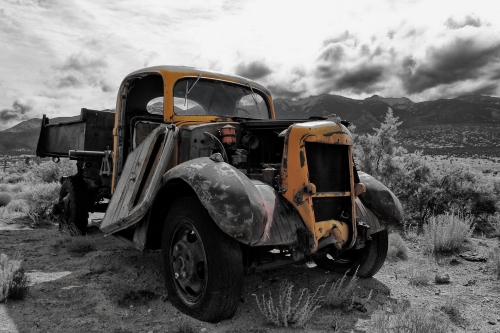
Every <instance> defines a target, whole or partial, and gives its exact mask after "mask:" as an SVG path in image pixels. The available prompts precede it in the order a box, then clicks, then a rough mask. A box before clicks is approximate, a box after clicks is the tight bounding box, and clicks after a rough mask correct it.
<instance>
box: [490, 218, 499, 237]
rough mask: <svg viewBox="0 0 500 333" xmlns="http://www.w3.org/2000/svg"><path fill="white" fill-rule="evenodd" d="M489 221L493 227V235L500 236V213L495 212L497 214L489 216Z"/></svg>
mask: <svg viewBox="0 0 500 333" xmlns="http://www.w3.org/2000/svg"><path fill="white" fill-rule="evenodd" d="M487 221H488V223H489V224H490V225H491V227H492V229H493V236H494V237H500V214H499V213H495V215H492V216H489V217H488V220H487Z"/></svg>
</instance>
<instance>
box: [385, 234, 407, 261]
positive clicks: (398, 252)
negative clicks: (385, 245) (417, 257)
mask: <svg viewBox="0 0 500 333" xmlns="http://www.w3.org/2000/svg"><path fill="white" fill-rule="evenodd" d="M387 259H389V260H393V261H395V260H397V259H403V260H406V259H408V247H407V246H406V244H405V241H404V240H403V238H402V237H401V235H399V234H398V233H394V232H392V233H390V234H389V249H388V251H387Z"/></svg>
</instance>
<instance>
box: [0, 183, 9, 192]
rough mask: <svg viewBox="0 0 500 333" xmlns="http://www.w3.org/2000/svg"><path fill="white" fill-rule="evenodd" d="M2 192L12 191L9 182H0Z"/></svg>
mask: <svg viewBox="0 0 500 333" xmlns="http://www.w3.org/2000/svg"><path fill="white" fill-rule="evenodd" d="M0 192H10V185H9V184H0Z"/></svg>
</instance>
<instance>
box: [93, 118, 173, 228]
mask: <svg viewBox="0 0 500 333" xmlns="http://www.w3.org/2000/svg"><path fill="white" fill-rule="evenodd" d="M177 133H178V128H177V127H176V126H175V125H173V124H161V125H160V126H159V127H157V128H155V129H153V131H152V132H151V133H150V134H149V135H148V136H147V137H146V139H145V140H144V141H143V142H142V143H141V144H140V145H139V146H137V148H136V149H135V150H134V151H132V152H131V153H130V154H129V155H128V157H127V161H126V162H125V166H124V167H123V171H122V174H121V176H120V179H119V181H118V184H117V186H116V188H115V191H114V194H113V196H112V197H111V201H110V202H109V205H108V208H107V209H106V214H105V215H104V218H103V220H102V223H101V230H102V231H103V232H104V233H106V234H112V233H115V232H117V231H119V230H122V229H125V228H128V227H130V226H132V225H134V224H135V223H137V222H139V221H140V220H141V218H142V217H143V216H144V215H145V214H146V212H147V211H148V209H149V206H150V205H151V203H152V201H153V199H154V197H155V194H156V192H157V191H158V189H159V186H160V180H161V177H162V176H163V174H164V173H165V172H166V171H167V170H166V168H167V164H168V161H169V159H170V155H171V153H172V149H173V147H174V144H175V142H176V138H177Z"/></svg>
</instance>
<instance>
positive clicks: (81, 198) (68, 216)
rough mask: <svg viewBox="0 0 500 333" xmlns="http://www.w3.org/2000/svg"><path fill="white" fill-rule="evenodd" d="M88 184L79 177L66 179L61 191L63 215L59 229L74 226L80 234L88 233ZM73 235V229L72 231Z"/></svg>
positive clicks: (60, 201)
mask: <svg viewBox="0 0 500 333" xmlns="http://www.w3.org/2000/svg"><path fill="white" fill-rule="evenodd" d="M87 193H88V190H87V184H86V183H85V181H84V180H83V179H82V178H81V177H78V176H71V177H67V178H64V180H63V183H62V186H61V190H60V191H59V203H60V206H61V208H62V214H60V215H59V227H60V228H61V227H62V226H63V225H66V226H74V227H76V229H78V231H79V232H80V234H82V235H84V234H85V233H86V232H87V224H88V219H89V212H88V200H87V197H88V195H87ZM70 233H71V229H70Z"/></svg>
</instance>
